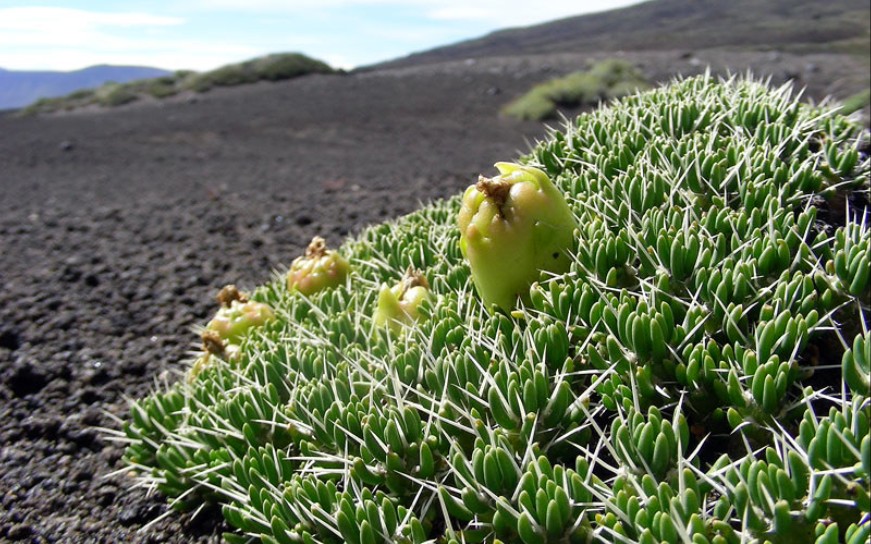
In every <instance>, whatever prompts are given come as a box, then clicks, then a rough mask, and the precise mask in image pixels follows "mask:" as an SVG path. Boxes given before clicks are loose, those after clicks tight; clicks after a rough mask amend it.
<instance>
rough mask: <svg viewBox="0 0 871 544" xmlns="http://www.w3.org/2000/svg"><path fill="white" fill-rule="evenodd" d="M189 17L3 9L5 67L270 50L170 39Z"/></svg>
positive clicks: (0, 35)
mask: <svg viewBox="0 0 871 544" xmlns="http://www.w3.org/2000/svg"><path fill="white" fill-rule="evenodd" d="M184 22H185V20H184V19H181V18H178V17H166V16H161V15H153V14H149V13H139V12H97V11H86V10H80V9H70V8H59V7H18V8H0V66H2V67H4V68H7V69H13V70H14V69H20V70H24V69H34V68H38V69H44V70H75V69H78V68H83V67H86V66H90V65H94V64H137V65H147V66H157V67H161V68H170V69H180V68H194V69H209V68H214V67H217V66H220V65H222V64H226V63H227V62H230V61H228V60H227V59H228V58H230V59H234V60H241V59H245V58H250V57H252V56H256V55H258V54H263V53H266V51H258V50H256V49H253V48H251V47H246V46H240V45H234V44H232V43H226V42H220V43H213V42H209V41H197V40H195V39H178V38H174V39H173V38H169V37H167V36H165V35H163V34H162V33H163V32H164V29H165V28H166V27H177V26H179V25H182V24H184Z"/></svg>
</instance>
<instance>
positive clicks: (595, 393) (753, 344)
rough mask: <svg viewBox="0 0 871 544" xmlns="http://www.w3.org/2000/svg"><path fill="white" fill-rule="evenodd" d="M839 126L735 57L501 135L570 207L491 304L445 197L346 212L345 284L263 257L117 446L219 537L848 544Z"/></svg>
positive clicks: (854, 488)
mask: <svg viewBox="0 0 871 544" xmlns="http://www.w3.org/2000/svg"><path fill="white" fill-rule="evenodd" d="M867 145H868V140H867V134H864V133H863V131H862V127H861V125H858V124H856V123H855V122H853V121H851V120H849V119H847V118H844V117H841V116H839V115H837V113H836V112H833V111H832V108H827V107H815V106H809V105H806V104H802V103H801V102H800V101H799V100H798V99H797V98H796V97H795V96H794V95H792V91H791V90H790V89H789V88H779V89H770V88H768V87H767V86H766V85H764V84H761V83H759V82H755V81H751V80H748V79H734V80H730V81H726V82H720V81H716V80H714V79H713V78H711V77H708V76H701V77H697V78H694V79H688V80H683V81H676V82H674V83H672V84H671V85H669V86H666V87H663V88H660V89H658V90H654V91H650V92H647V93H644V94H640V95H636V96H632V97H629V98H625V99H623V100H622V101H620V102H616V103H613V104H611V105H609V106H607V107H604V108H601V109H599V110H596V111H594V112H591V113H586V114H583V115H581V116H580V117H578V118H577V119H576V120H574V121H571V122H570V123H568V124H566V125H565V126H563V127H562V128H561V129H560V131H553V132H552V133H551V134H550V135H549V137H548V138H547V140H546V141H543V142H541V143H539V144H538V145H537V146H535V148H534V149H533V150H532V151H531V153H530V154H529V155H527V156H524V157H520V158H519V159H517V161H518V162H520V163H523V164H527V165H530V166H533V167H537V168H538V169H540V170H541V171H543V172H544V173H546V174H547V177H549V178H550V180H551V181H552V183H553V184H554V186H555V187H557V189H558V190H559V191H560V192H562V193H563V194H564V195H565V198H566V201H567V202H568V205H569V207H570V209H571V213H572V215H573V216H574V220H575V222H576V225H577V227H575V228H574V235H573V241H572V243H571V246H572V247H571V248H569V249H568V250H567V251H566V255H567V257H568V259H569V261H570V262H569V264H568V266H567V267H565V268H564V269H558V270H557V271H548V270H542V271H541V272H540V273H539V275H538V277H537V278H535V279H534V281H531V284H530V285H529V288H528V293H527V292H524V293H520V296H518V297H517V298H516V303H515V305H514V307H509V308H499V307H498V306H496V305H491V304H486V305H485V304H484V303H483V302H482V300H481V297H480V296H479V294H478V292H479V291H478V289H476V285H475V283H474V282H473V281H472V272H471V271H470V265H469V263H468V262H467V261H466V260H465V258H464V256H463V254H462V252H461V250H460V229H459V227H458V224H457V215H458V212H459V210H460V204H461V203H460V196H459V195H458V196H457V197H455V198H453V199H451V200H448V201H445V202H437V203H434V204H431V205H428V206H426V207H425V208H423V209H421V210H419V211H418V212H415V213H413V214H411V215H408V216H405V217H403V218H401V219H398V220H396V221H392V222H388V223H384V224H381V225H377V226H373V227H370V228H368V229H367V230H365V231H363V232H362V233H360V234H359V236H357V237H356V238H355V239H352V240H349V241H348V242H347V243H345V244H344V245H343V246H342V247H341V248H339V249H338V250H337V253H338V254H341V255H342V256H344V258H346V259H347V261H348V263H349V268H350V272H349V274H348V278H347V281H342V282H334V283H332V284H331V285H329V286H328V287H326V288H324V289H321V290H318V291H311V292H301V291H302V290H301V289H288V282H287V281H286V278H285V277H284V276H283V275H281V276H276V277H275V278H274V279H273V280H272V281H271V282H269V283H267V284H265V285H264V286H262V287H260V288H258V289H256V290H255V291H254V292H253V293H251V295H250V296H251V299H252V300H253V301H256V302H260V303H264V304H267V305H268V306H269V307H271V309H272V314H274V318H272V319H268V320H264V321H263V322H259V323H257V324H255V326H251V327H250V328H248V329H247V330H246V331H245V334H244V336H243V337H242V338H241V339H239V340H238V341H237V342H238V346H239V349H238V351H234V355H233V356H232V357H225V358H222V357H221V356H220V353H218V354H211V360H210V362H209V364H207V365H201V367H200V368H197V369H196V371H195V372H193V373H191V372H190V371H188V372H187V375H186V376H185V375H180V376H179V377H178V379H177V380H176V381H174V382H173V383H169V384H165V385H163V386H162V387H161V388H160V389H159V390H157V391H156V392H155V393H154V394H153V395H152V396H150V397H148V398H144V399H142V400H139V401H137V402H135V403H134V404H133V406H132V409H131V414H130V417H129V419H128V420H127V421H126V422H124V424H123V431H122V432H121V434H122V436H123V438H124V439H125V440H127V441H128V447H127V451H126V456H125V459H126V461H127V463H128V465H129V468H132V469H133V470H134V471H135V472H136V473H138V475H139V482H140V483H141V484H143V485H145V486H148V487H152V488H156V489H157V490H159V491H160V492H161V493H163V494H165V496H166V497H168V499H169V501H170V502H171V504H172V505H173V506H175V507H177V508H179V509H186V510H196V509H197V508H200V507H202V506H203V505H210V504H213V505H218V506H219V507H220V508H222V510H223V514H224V517H225V518H226V520H227V521H228V523H229V525H231V526H232V527H233V529H234V532H230V533H228V534H226V535H225V538H226V540H227V541H228V542H232V543H235V542H260V541H262V542H268V543H282V544H286V543H296V542H303V543H340V542H349V543H352V544H373V543H388V542H396V543H415V544H420V543H423V542H440V543H449V542H469V543H471V542H505V543H524V544H540V543H575V542H578V543H582V542H618V543H623V542H629V543H635V542H640V543H645V544H646V543H654V542H669V543H670V542H692V543H697V544H703V543H708V542H710V543H729V544H731V543H736V544H737V543H744V542H772V543H774V544H777V543H789V544H800V543H810V542H819V543H829V542H832V543H834V542H848V543H850V544H859V543H864V542H867V539H868V536H869V530H871V525H869V509H871V504H869V502H871V499H869V474H871V459H869V457H871V438H869V420H871V403H869V391H868V388H869V364H871V336H869V333H868V329H869V326H871V325H869V302H871V300H869V299H871V288H869V255H871V232H869V225H868V221H869V220H868V216H869V215H868V214H869V212H868V209H867V206H868V201H869V200H868V192H869V158H868V156H867V154H866V152H865V150H867ZM484 174H486V175H491V174H492V173H491V172H484ZM472 181H473V180H470V183H471V182H472ZM292 257H293V256H292V255H288V256H286V260H287V261H289V260H290V259H292ZM409 268H412V269H414V270H417V271H419V274H421V276H422V277H425V278H426V280H427V283H426V286H427V289H428V292H427V295H426V296H425V297H420V299H419V300H418V299H416V302H415V306H414V315H413V319H405V318H402V319H399V317H402V316H404V315H411V314H410V313H405V314H403V313H394V314H389V315H390V316H392V317H390V318H389V319H386V318H384V315H385V313H384V312H385V311H384V309H383V304H382V309H381V310H379V296H380V293H381V292H382V290H383V289H384V286H393V285H397V284H398V283H400V282H402V281H403V275H404V273H405V271H406V270H408V269H409ZM491 270H492V266H491ZM486 278H487V277H486V276H485V279H484V280H482V281H485V282H486V281H489V280H488V279H486ZM497 279H498V278H497ZM244 280H247V281H254V280H256V278H244V279H243V281H244ZM399 299H401V297H400V296H399V295H397V300H399ZM385 322H389V323H391V326H383V324H384V323H385ZM195 358H196V357H193V358H192V359H191V361H193V360H194V359H195ZM188 364H190V363H188ZM129 468H128V470H129Z"/></svg>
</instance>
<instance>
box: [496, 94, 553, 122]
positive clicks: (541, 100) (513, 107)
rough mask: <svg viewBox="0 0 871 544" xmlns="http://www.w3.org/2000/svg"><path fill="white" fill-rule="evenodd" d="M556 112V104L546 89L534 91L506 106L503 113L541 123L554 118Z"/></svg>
mask: <svg viewBox="0 0 871 544" xmlns="http://www.w3.org/2000/svg"><path fill="white" fill-rule="evenodd" d="M556 111H557V109H556V103H554V101H553V100H551V99H550V97H549V96H548V95H547V92H546V91H545V89H533V90H532V91H530V92H528V93H526V94H525V95H523V96H521V97H520V98H518V99H517V100H514V101H513V102H511V103H510V104H508V105H507V106H505V108H504V109H503V110H502V113H503V114H505V115H508V116H510V117H516V118H517V119H521V120H524V121H540V120H542V119H551V118H553V117H554V116H555V115H556Z"/></svg>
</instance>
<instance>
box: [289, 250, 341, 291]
mask: <svg viewBox="0 0 871 544" xmlns="http://www.w3.org/2000/svg"><path fill="white" fill-rule="evenodd" d="M350 270H351V266H350V265H349V264H348V261H347V260H345V258H344V257H342V256H341V255H339V254H338V253H336V252H335V251H332V250H329V249H327V246H326V242H325V241H324V239H323V238H321V237H319V236H315V237H314V238H313V239H312V241H311V243H310V244H309V246H308V248H307V249H306V252H305V255H304V256H302V257H297V258H296V259H295V260H294V261H293V263H291V265H290V270H289V271H288V272H287V288H288V289H289V290H291V291H298V292H300V293H302V294H303V295H311V294H312V293H316V292H317V291H320V290H321V289H326V288H332V287H337V286H339V285H341V284H343V283H344V282H345V279H346V278H347V277H348V273H349V272H350Z"/></svg>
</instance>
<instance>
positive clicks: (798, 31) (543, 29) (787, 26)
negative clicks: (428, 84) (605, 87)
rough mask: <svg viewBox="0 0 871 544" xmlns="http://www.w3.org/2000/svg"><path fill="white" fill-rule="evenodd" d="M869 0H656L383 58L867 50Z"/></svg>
mask: <svg viewBox="0 0 871 544" xmlns="http://www.w3.org/2000/svg"><path fill="white" fill-rule="evenodd" d="M869 31H871V7H869V4H868V2H867V1H866V0H830V1H828V2H819V1H817V0H734V1H728V2H724V1H722V0H656V1H648V2H643V3H641V4H638V5H635V6H629V7H627V8H623V9H618V10H612V11H607V12H602V13H595V14H591V15H582V16H578V17H570V18H566V19H560V20H558V21H553V22H549V23H544V24H540V25H535V26H530V27H524V28H512V29H507V30H500V31H497V32H493V33H492V34H488V35H486V36H484V37H482V38H478V39H473V40H468V41H465V42H461V43H458V44H454V45H449V46H446V47H439V48H436V49H431V50H429V51H425V52H422V53H418V54H413V55H410V56H408V57H406V58H402V59H397V60H395V61H391V62H388V63H385V64H383V65H382V66H405V65H419V64H422V63H427V62H443V61H446V60H461V59H466V58H482V57H497V56H508V55H516V54H527V55H528V54H530V53H537V54H544V53H560V52H574V53H597V52H602V51H649V50H656V49H659V50H667V49H680V48H685V49H700V48H704V49H710V48H714V47H730V48H747V49H765V50H768V49H781V50H783V49H792V50H801V51H805V52H810V51H814V52H830V51H851V52H855V53H860V52H863V51H864V55H866V57H867V54H868V53H867V52H868V47H869V43H871V42H869Z"/></svg>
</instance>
